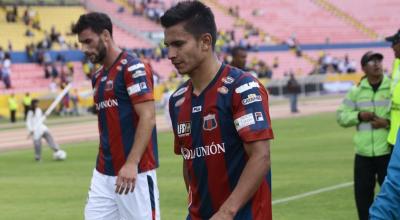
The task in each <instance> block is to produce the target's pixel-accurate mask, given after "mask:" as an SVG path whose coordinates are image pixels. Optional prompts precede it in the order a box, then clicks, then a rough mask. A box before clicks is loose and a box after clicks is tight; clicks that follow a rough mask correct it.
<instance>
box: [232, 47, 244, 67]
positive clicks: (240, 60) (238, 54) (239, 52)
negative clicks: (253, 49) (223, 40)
mask: <svg viewBox="0 0 400 220" xmlns="http://www.w3.org/2000/svg"><path fill="white" fill-rule="evenodd" d="M231 56H232V61H231V63H230V64H231V66H234V67H236V68H239V69H241V70H243V71H246V59H247V51H246V49H245V48H244V47H241V46H237V47H234V48H233V49H232V51H231Z"/></svg>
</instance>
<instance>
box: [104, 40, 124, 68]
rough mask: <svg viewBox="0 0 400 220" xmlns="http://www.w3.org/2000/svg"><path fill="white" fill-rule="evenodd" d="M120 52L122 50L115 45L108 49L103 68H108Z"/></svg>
mask: <svg viewBox="0 0 400 220" xmlns="http://www.w3.org/2000/svg"><path fill="white" fill-rule="evenodd" d="M121 52H122V50H121V49H120V48H119V47H117V46H116V45H113V46H112V48H111V49H110V51H108V54H107V56H106V57H105V58H104V62H103V66H104V68H105V69H109V68H110V67H111V65H113V63H114V62H115V60H116V59H117V58H118V56H119V54H120V53H121Z"/></svg>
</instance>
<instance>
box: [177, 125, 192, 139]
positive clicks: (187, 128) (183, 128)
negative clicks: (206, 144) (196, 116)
mask: <svg viewBox="0 0 400 220" xmlns="http://www.w3.org/2000/svg"><path fill="white" fill-rule="evenodd" d="M191 131H192V123H191V122H183V123H179V124H178V126H177V128H176V133H177V134H178V136H179V137H184V136H188V135H190V133H191Z"/></svg>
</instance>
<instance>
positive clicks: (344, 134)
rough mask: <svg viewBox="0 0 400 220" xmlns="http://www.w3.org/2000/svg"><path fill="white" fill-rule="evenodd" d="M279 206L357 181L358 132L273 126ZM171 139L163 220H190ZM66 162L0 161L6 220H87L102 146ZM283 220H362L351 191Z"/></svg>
mask: <svg viewBox="0 0 400 220" xmlns="http://www.w3.org/2000/svg"><path fill="white" fill-rule="evenodd" d="M273 128H274V132H275V140H274V141H273V142H272V152H271V157H272V194H273V200H277V199H282V198H286V197H290V196H294V195H298V194H302V193H306V192H309V191H314V190H317V189H320V188H325V187H329V186H334V185H337V184H341V183H345V182H350V181H352V175H353V157H354V153H353V144H352V135H353V134H354V128H351V129H343V128H340V127H339V126H338V125H337V124H336V122H335V115H334V114H333V113H330V114H320V115H314V116H307V117H299V118H293V119H281V120H274V121H273ZM172 140H173V139H172V134H170V133H161V134H159V155H160V164H161V166H160V168H159V169H158V173H157V175H158V185H159V189H160V197H161V198H160V199H161V201H160V205H161V216H162V219H165V220H170V219H171V220H175V219H184V217H185V214H186V193H185V191H184V186H183V181H182V178H181V163H182V159H181V158H180V157H179V156H175V155H174V154H173V152H172ZM63 147H64V148H65V149H66V151H67V152H68V159H67V160H66V161H63V162H56V161H53V160H52V159H51V153H50V151H49V150H48V148H45V149H46V150H45V151H44V152H43V155H44V160H43V161H42V162H40V163H36V162H35V161H34V160H33V152H32V150H21V151H12V152H4V153H1V154H0V219H5V220H9V219H12V220H19V219H34V220H36V219H40V220H45V219H49V220H54V219H57V220H61V219H68V220H71V219H83V207H84V205H85V201H86V196H87V190H88V187H89V182H90V178H91V174H92V169H93V166H94V163H95V158H96V153H97V145H96V143H95V142H85V143H78V144H70V145H67V146H63ZM273 215H274V219H277V220H286V219H287V220H289V219H290V220H292V219H294V220H302V219H304V220H306V219H307V220H319V219H321V220H329V219H332V220H338V219H343V220H349V219H356V217H357V216H356V210H355V206H354V199H353V189H352V187H346V188H341V189H337V190H334V191H329V192H324V193H320V194H317V195H312V196H309V197H305V198H301V199H298V200H293V201H289V202H287V203H279V204H275V205H274V206H273Z"/></svg>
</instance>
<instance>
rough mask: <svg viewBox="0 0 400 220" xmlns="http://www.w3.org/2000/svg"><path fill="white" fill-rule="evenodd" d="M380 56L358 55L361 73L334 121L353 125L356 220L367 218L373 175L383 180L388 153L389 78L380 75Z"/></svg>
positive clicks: (370, 52)
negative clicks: (354, 130)
mask: <svg viewBox="0 0 400 220" xmlns="http://www.w3.org/2000/svg"><path fill="white" fill-rule="evenodd" d="M382 60H383V55H382V54H380V53H375V52H372V51H369V52H367V53H365V54H364V55H363V56H362V58H361V66H362V69H363V71H364V73H365V76H364V77H363V78H362V79H361V81H360V83H359V84H358V85H357V86H354V87H353V88H352V89H351V90H350V91H349V92H348V93H347V95H346V97H345V99H344V100H343V102H342V104H341V105H340V107H339V109H338V110H337V121H338V123H339V124H340V125H341V126H343V127H351V126H356V128H357V132H356V134H355V136H354V143H355V145H356V146H355V151H356V155H355V161H354V194H355V200H356V206H357V211H358V216H359V219H360V220H364V219H365V220H367V219H368V209H369V207H370V206H371V204H372V202H373V199H374V189H375V184H376V179H377V180H378V183H379V185H381V184H382V183H383V181H384V178H385V176H386V169H387V165H388V162H389V160H390V154H391V147H390V146H389V144H388V142H387V137H388V133H389V127H390V120H389V119H390V101H391V100H390V79H389V78H388V77H386V76H384V75H383V68H382Z"/></svg>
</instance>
